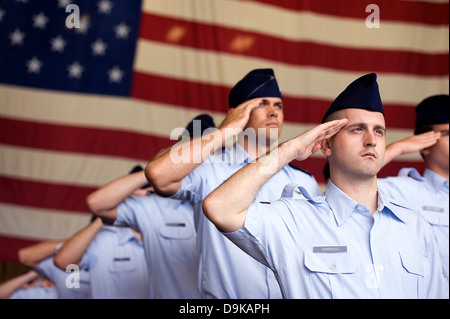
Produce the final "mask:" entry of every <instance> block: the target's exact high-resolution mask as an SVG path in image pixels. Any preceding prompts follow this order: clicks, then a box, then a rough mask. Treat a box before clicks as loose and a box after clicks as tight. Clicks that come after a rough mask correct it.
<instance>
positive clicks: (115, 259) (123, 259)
mask: <svg viewBox="0 0 450 319" xmlns="http://www.w3.org/2000/svg"><path fill="white" fill-rule="evenodd" d="M114 261H130V258H129V257H122V258H114Z"/></svg>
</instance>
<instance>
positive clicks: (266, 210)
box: [224, 201, 296, 270]
mask: <svg viewBox="0 0 450 319" xmlns="http://www.w3.org/2000/svg"><path fill="white" fill-rule="evenodd" d="M290 216H291V214H290V210H289V209H288V207H287V206H286V204H285V203H284V202H283V201H276V202H273V203H270V204H266V203H253V204H252V205H251V206H250V207H249V209H248V213H247V218H246V220H245V225H244V227H243V228H241V229H239V230H237V231H235V232H231V233H224V235H225V236H226V237H227V238H228V239H230V240H231V241H232V242H233V243H234V244H235V245H237V246H238V247H239V248H241V249H242V250H243V251H244V252H246V253H247V254H248V255H250V256H252V257H253V258H255V259H256V260H257V261H259V262H260V263H262V264H263V265H265V266H267V267H269V268H271V269H272V270H275V269H277V268H279V267H282V265H283V264H284V263H286V262H287V261H288V260H289V257H290V256H292V253H291V252H292V249H293V248H294V247H295V246H296V244H295V240H294V237H293V236H291V234H292V231H293V229H292V228H293V227H295V225H293V224H292V223H290V222H289V221H288V219H290ZM289 225H291V226H289Z"/></svg>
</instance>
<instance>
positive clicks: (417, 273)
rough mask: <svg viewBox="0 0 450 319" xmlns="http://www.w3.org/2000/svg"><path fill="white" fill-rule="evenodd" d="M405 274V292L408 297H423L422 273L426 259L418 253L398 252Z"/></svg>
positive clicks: (423, 272)
mask: <svg viewBox="0 0 450 319" xmlns="http://www.w3.org/2000/svg"><path fill="white" fill-rule="evenodd" d="M400 259H401V262H402V265H403V268H404V269H405V270H406V271H405V272H404V275H405V280H404V283H405V287H404V289H405V292H406V294H407V295H408V298H423V296H424V289H425V288H424V274H425V270H424V269H425V267H426V261H427V259H426V258H424V257H423V256H422V255H420V254H418V253H412V252H400Z"/></svg>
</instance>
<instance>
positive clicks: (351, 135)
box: [327, 109, 386, 178]
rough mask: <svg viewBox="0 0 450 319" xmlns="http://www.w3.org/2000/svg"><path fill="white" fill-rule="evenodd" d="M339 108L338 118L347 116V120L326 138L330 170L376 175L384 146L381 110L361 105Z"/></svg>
mask: <svg viewBox="0 0 450 319" xmlns="http://www.w3.org/2000/svg"><path fill="white" fill-rule="evenodd" d="M338 112H340V114H339V118H347V119H348V123H347V125H345V126H344V127H343V128H342V129H341V130H340V131H339V132H338V133H337V134H336V135H335V136H333V137H332V138H331V139H330V140H329V143H330V154H329V155H331V156H330V157H329V160H330V165H333V171H335V172H337V173H341V174H345V175H346V176H348V177H350V178H368V177H369V178H371V177H374V176H376V174H377V173H378V171H379V170H380V169H381V167H382V165H383V160H384V153H385V149H386V140H385V135H386V128H385V121H384V116H383V114H381V113H380V112H371V111H366V110H361V109H344V110H341V111H338ZM327 156H328V155H327Z"/></svg>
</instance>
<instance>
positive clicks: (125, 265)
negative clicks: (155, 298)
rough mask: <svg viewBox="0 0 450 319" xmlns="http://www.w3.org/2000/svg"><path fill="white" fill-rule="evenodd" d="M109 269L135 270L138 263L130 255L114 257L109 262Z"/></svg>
mask: <svg viewBox="0 0 450 319" xmlns="http://www.w3.org/2000/svg"><path fill="white" fill-rule="evenodd" d="M109 270H110V271H111V272H113V273H122V272H130V271H134V270H136V263H135V262H134V261H133V260H132V259H131V258H130V257H114V259H113V261H112V262H111V263H110V264H109Z"/></svg>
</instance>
